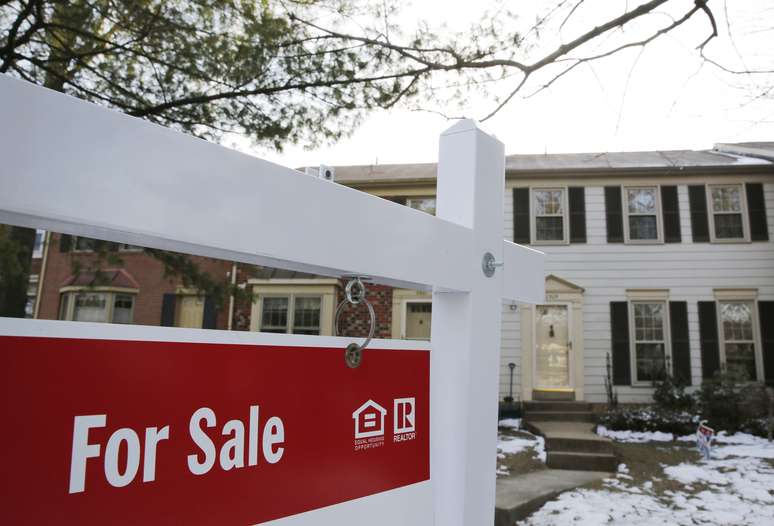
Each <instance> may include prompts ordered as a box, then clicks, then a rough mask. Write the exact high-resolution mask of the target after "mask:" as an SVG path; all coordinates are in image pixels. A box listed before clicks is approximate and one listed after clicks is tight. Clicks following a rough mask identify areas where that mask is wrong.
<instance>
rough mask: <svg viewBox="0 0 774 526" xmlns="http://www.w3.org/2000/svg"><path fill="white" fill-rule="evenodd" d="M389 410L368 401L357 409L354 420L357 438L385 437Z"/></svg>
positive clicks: (353, 415)
mask: <svg viewBox="0 0 774 526" xmlns="http://www.w3.org/2000/svg"><path fill="white" fill-rule="evenodd" d="M386 414H387V410H386V409H385V408H383V407H382V406H380V405H379V404H377V403H376V402H374V401H373V400H368V401H367V402H366V403H364V404H363V405H361V406H360V407H358V408H357V409H355V411H354V412H353V413H352V419H353V420H354V421H355V438H369V437H375V436H382V435H384V416H385V415H386Z"/></svg>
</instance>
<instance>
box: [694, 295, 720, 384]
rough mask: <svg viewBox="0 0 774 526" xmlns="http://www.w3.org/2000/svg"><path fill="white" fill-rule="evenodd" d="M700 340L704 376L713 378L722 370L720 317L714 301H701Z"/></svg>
mask: <svg viewBox="0 0 774 526" xmlns="http://www.w3.org/2000/svg"><path fill="white" fill-rule="evenodd" d="M699 341H700V342H701V371H702V377H704V378H712V377H713V376H715V373H716V372H718V371H719V370H720V342H719V341H718V318H717V309H716V308H715V302H714V301H700V302H699Z"/></svg>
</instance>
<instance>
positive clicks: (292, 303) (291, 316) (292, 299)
mask: <svg viewBox="0 0 774 526" xmlns="http://www.w3.org/2000/svg"><path fill="white" fill-rule="evenodd" d="M266 298H287V299H288V323H287V325H286V326H285V334H295V333H294V332H293V327H294V325H295V318H296V299H298V298H317V299H319V300H320V326H319V330H320V332H319V333H318V335H322V334H323V309H324V308H325V304H324V301H323V295H322V294H314V293H304V292H289V293H281V292H277V293H268V294H261V295H260V296H259V297H258V332H261V328H262V327H263V300H265V299H266Z"/></svg>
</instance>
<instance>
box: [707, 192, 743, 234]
mask: <svg viewBox="0 0 774 526" xmlns="http://www.w3.org/2000/svg"><path fill="white" fill-rule="evenodd" d="M710 205H711V208H712V226H713V232H714V237H715V239H718V240H723V239H732V240H733V239H744V238H745V232H744V216H743V197H742V186H741V185H722V186H711V187H710Z"/></svg>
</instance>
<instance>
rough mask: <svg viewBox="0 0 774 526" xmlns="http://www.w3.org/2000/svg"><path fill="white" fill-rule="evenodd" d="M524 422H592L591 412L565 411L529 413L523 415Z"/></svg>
mask: <svg viewBox="0 0 774 526" xmlns="http://www.w3.org/2000/svg"><path fill="white" fill-rule="evenodd" d="M524 420H527V421H532V422H593V421H594V415H593V414H592V413H591V412H580V411H578V412H572V413H568V412H566V411H529V412H525V413H524Z"/></svg>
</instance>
